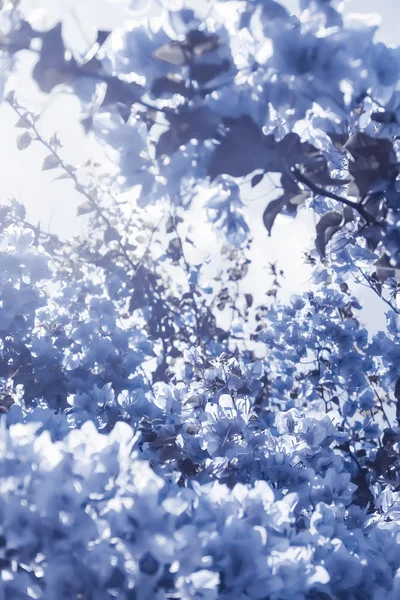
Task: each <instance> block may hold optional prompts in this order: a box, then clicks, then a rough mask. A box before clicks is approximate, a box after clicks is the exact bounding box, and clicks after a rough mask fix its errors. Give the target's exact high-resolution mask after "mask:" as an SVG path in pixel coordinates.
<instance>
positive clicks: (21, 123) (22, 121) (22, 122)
mask: <svg viewBox="0 0 400 600" xmlns="http://www.w3.org/2000/svg"><path fill="white" fill-rule="evenodd" d="M30 126H31V123H30V121H29V119H28V117H27V116H26V113H25V115H22V116H21V117H20V118H19V119H18V121H17V122H16V123H15V127H21V128H24V129H28V128H29V127H30Z"/></svg>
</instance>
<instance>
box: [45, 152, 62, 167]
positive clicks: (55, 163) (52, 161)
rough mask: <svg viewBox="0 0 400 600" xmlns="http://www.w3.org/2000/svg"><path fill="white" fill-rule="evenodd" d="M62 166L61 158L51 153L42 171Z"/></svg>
mask: <svg viewBox="0 0 400 600" xmlns="http://www.w3.org/2000/svg"><path fill="white" fill-rule="evenodd" d="M59 166H60V161H59V159H58V158H57V157H56V156H54V154H49V155H48V156H46V158H45V159H44V161H43V165H42V171H49V170H50V169H55V168H56V167H59Z"/></svg>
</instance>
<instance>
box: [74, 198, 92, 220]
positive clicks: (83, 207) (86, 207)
mask: <svg viewBox="0 0 400 600" xmlns="http://www.w3.org/2000/svg"><path fill="white" fill-rule="evenodd" d="M95 209H96V207H95V206H94V204H93V203H92V202H89V200H87V201H86V202H83V203H82V204H80V205H79V206H78V211H77V212H78V216H80V215H87V214H89V213H91V212H93V211H94V210H95Z"/></svg>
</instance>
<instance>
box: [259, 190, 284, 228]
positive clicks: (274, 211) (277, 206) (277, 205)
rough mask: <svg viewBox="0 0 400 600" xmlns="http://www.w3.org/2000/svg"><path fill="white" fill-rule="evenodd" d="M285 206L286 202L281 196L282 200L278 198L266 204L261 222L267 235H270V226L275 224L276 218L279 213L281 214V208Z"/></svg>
mask: <svg viewBox="0 0 400 600" xmlns="http://www.w3.org/2000/svg"><path fill="white" fill-rule="evenodd" d="M285 204H286V200H285V197H284V196H283V197H282V198H278V199H277V200H272V201H271V202H270V203H269V204H268V206H267V208H266V209H265V210H264V214H263V221H264V225H265V227H266V229H267V231H268V233H269V235H271V231H272V226H273V224H274V222H275V219H276V217H277V216H278V215H279V213H280V212H282V210H283V208H284V207H285Z"/></svg>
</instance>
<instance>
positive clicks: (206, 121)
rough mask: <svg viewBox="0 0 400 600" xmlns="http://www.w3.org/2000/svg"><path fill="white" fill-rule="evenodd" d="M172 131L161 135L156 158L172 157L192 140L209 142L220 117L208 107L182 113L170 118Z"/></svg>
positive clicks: (172, 115)
mask: <svg viewBox="0 0 400 600" xmlns="http://www.w3.org/2000/svg"><path fill="white" fill-rule="evenodd" d="M169 121H170V129H169V130H168V131H165V132H164V133H163V134H161V136H160V138H159V140H158V143H157V149H156V156H157V157H160V156H170V155H171V154H173V153H174V152H176V151H177V150H178V148H180V146H183V145H184V144H187V143H188V142H189V141H190V140H191V139H197V140H207V139H210V138H212V137H213V136H214V134H215V132H216V130H217V127H218V123H219V116H218V115H216V114H215V113H213V112H212V110H211V109H210V108H208V107H205V106H204V107H200V108H196V109H194V110H189V111H182V112H180V113H177V114H171V115H170V117H169Z"/></svg>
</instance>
